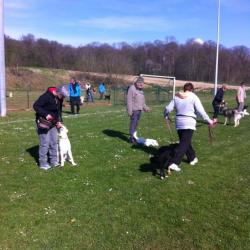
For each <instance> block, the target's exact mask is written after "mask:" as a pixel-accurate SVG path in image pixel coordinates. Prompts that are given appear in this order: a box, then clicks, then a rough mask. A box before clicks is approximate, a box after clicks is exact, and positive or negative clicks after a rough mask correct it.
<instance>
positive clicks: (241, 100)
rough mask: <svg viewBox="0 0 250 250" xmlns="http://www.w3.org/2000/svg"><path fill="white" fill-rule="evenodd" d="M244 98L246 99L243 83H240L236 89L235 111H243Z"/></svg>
mask: <svg viewBox="0 0 250 250" xmlns="http://www.w3.org/2000/svg"><path fill="white" fill-rule="evenodd" d="M246 98H247V95H246V87H245V82H241V83H240V86H239V87H238V90H237V95H236V102H237V109H238V111H239V112H240V111H243V109H244V105H245V104H244V102H245V99H246Z"/></svg>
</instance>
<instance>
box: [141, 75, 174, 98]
mask: <svg viewBox="0 0 250 250" xmlns="http://www.w3.org/2000/svg"><path fill="white" fill-rule="evenodd" d="M140 76H141V77H143V78H145V77H148V78H159V79H166V80H171V81H173V91H172V92H173V98H174V96H175V81H176V79H175V76H159V75H146V74H140Z"/></svg>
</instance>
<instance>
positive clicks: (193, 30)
mask: <svg viewBox="0 0 250 250" xmlns="http://www.w3.org/2000/svg"><path fill="white" fill-rule="evenodd" d="M217 3H218V0H196V1H195V0H126V1H125V0H124V1H121V0H105V1H104V0H5V1H4V12H5V13H4V15H5V17H4V18H5V34H6V35H8V36H10V37H12V38H16V39H20V38H21V36H22V35H27V34H28V33H31V34H33V35H34V36H35V37H36V38H45V39H48V40H55V41H58V42H60V43H63V44H70V45H72V46H79V45H85V44H88V43H92V42H100V43H110V44H112V43H119V42H127V43H130V44H132V43H139V42H152V41H154V40H157V39H158V40H162V41H163V40H165V39H166V38H167V37H175V38H176V41H177V42H178V43H180V44H182V43H185V42H186V41H187V40H188V39H191V38H201V39H202V40H204V41H208V40H212V41H214V42H216V40H217ZM249 29H250V1H249V0H221V22H220V43H221V44H222V45H224V46H225V47H233V46H238V45H244V46H246V47H249V48H250V32H249Z"/></svg>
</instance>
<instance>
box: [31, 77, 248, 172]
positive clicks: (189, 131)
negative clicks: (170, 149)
mask: <svg viewBox="0 0 250 250" xmlns="http://www.w3.org/2000/svg"><path fill="white" fill-rule="evenodd" d="M144 86H145V84H144V79H143V78H142V77H138V78H137V79H136V80H135V81H134V83H133V84H132V85H131V86H130V87H129V88H128V92H127V113H128V116H129V117H130V127H129V134H130V142H131V143H132V144H135V143H136V139H135V138H134V133H135V132H136V129H137V126H138V123H139V120H140V117H141V113H142V112H143V111H145V112H149V111H150V108H149V107H148V106H147V105H146V102H145V97H144V92H143V89H144ZM226 89H227V86H226V85H222V87H221V88H220V89H218V91H217V94H216V95H215V97H214V100H213V102H212V105H213V107H214V115H213V119H210V118H209V116H208V114H207V113H206V111H205V109H204V107H203V105H202V103H201V101H200V99H199V97H198V96H197V95H196V94H195V93H194V86H193V84H192V83H186V84H185V85H184V87H183V90H181V91H179V92H178V93H176V94H175V96H174V97H173V99H172V100H171V102H170V103H169V104H168V105H167V106H166V107H165V110H164V118H165V121H166V123H167V124H168V125H169V122H170V117H169V115H170V113H171V112H172V111H173V110H175V127H176V130H177V134H178V137H179V144H178V146H177V148H176V150H175V156H174V157H173V158H172V159H171V163H170V165H169V169H171V170H175V171H180V170H181V169H180V167H179V165H180V163H181V161H182V158H183V157H184V155H186V156H187V160H188V162H189V163H190V164H191V165H195V164H196V163H197V162H198V158H197V156H196V152H195V150H194V148H193V146H192V137H193V133H194V131H195V130H196V119H197V116H200V117H201V118H202V119H203V120H204V121H206V122H207V124H208V126H209V127H214V126H215V124H216V123H217V116H218V114H219V105H220V103H221V102H222V101H223V98H224V92H225V91H226ZM66 92H67V91H66ZM99 92H100V98H101V97H103V94H104V93H105V92H104V91H103V90H101V91H100V89H99ZM68 94H69V99H70V107H71V113H72V114H78V113H79V111H80V104H81V100H80V97H81V86H80V83H78V82H76V80H75V78H71V80H70V83H69V85H68ZM64 97H65V91H62V89H58V88H56V87H49V88H48V89H47V91H46V92H45V93H44V94H42V95H41V96H40V97H39V98H38V99H37V100H36V101H35V103H34V105H33V108H34V110H35V112H36V127H37V133H38V136H39V166H40V168H41V169H44V170H47V169H50V168H51V167H54V166H58V165H59V162H58V160H59V159H58V147H57V134H58V129H59V128H60V127H61V126H62V103H63V99H64ZM245 98H246V90H245V84H244V82H242V83H241V84H240V87H239V89H238V91H237V96H236V100H237V103H238V110H239V111H241V110H243V108H244V100H245ZM75 108H76V109H75ZM48 156H49V159H48Z"/></svg>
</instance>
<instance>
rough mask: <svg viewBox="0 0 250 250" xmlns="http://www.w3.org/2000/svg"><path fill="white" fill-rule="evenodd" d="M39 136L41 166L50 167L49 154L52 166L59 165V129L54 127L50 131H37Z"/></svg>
mask: <svg viewBox="0 0 250 250" xmlns="http://www.w3.org/2000/svg"><path fill="white" fill-rule="evenodd" d="M37 133H38V136H39V166H40V167H44V166H48V165H49V163H48V153H49V159H50V164H51V165H57V164H58V159H59V154H58V143H57V141H58V132H57V128H56V127H53V128H51V129H50V130H48V131H45V130H44V129H42V130H41V129H38V130H37Z"/></svg>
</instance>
